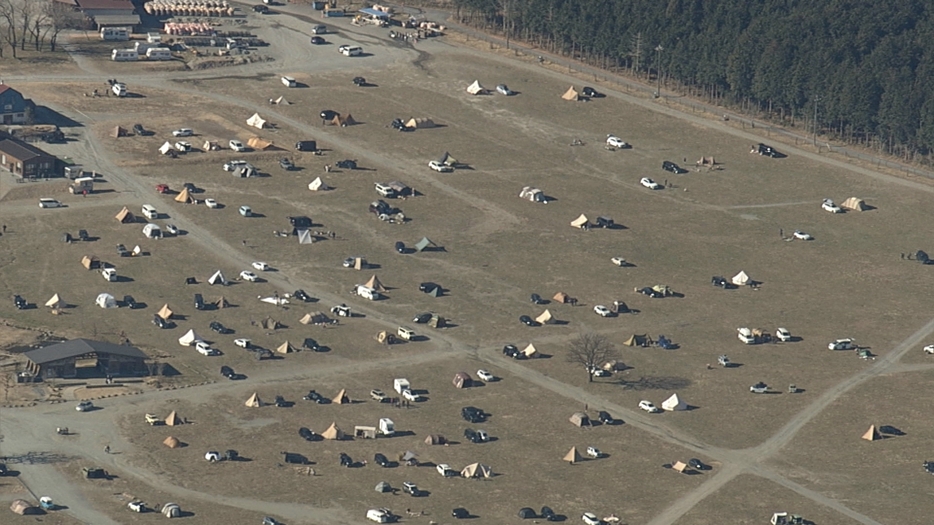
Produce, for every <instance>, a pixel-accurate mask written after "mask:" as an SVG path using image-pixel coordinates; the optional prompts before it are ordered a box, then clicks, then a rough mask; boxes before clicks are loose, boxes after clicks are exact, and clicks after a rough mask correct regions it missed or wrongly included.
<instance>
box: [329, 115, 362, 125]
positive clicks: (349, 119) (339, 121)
mask: <svg viewBox="0 0 934 525" xmlns="http://www.w3.org/2000/svg"><path fill="white" fill-rule="evenodd" d="M356 123H357V121H356V120H354V119H353V115H351V114H350V113H348V114H347V116H346V117H345V116H342V115H334V118H332V119H331V125H333V126H340V127H342V128H346V127H347V126H353V125H354V124H356Z"/></svg>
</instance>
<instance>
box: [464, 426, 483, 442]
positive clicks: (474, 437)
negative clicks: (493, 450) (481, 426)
mask: <svg viewBox="0 0 934 525" xmlns="http://www.w3.org/2000/svg"><path fill="white" fill-rule="evenodd" d="M464 439H466V440H467V441H469V442H471V443H480V436H479V435H478V434H477V431H476V430H473V429H471V428H466V429H464Z"/></svg>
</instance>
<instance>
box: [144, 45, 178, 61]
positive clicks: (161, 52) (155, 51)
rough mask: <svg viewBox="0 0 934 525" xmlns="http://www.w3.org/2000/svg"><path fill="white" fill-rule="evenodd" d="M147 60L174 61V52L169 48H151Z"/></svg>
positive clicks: (147, 52) (147, 53) (148, 50)
mask: <svg viewBox="0 0 934 525" xmlns="http://www.w3.org/2000/svg"><path fill="white" fill-rule="evenodd" d="M146 59H147V60H172V50H171V49H169V48H167V47H151V48H149V49H147V50H146Z"/></svg>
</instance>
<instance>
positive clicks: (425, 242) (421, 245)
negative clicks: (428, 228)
mask: <svg viewBox="0 0 934 525" xmlns="http://www.w3.org/2000/svg"><path fill="white" fill-rule="evenodd" d="M429 246H430V247H431V248H438V245H437V244H435V243H434V242H432V241H431V239H429V238H428V237H422V240H420V241H418V242H417V243H415V251H417V252H421V251H425V250H426V249H427V248H428V247H429Z"/></svg>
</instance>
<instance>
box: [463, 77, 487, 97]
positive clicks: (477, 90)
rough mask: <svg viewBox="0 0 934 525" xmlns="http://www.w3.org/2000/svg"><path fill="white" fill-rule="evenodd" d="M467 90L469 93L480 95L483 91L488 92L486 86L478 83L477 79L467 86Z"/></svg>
mask: <svg viewBox="0 0 934 525" xmlns="http://www.w3.org/2000/svg"><path fill="white" fill-rule="evenodd" d="M467 92H468V93H470V94H471V95H482V94H484V93H488V91H487V90H486V88H484V87H483V86H481V85H480V81H479V80H474V81H473V84H471V85H469V86H467Z"/></svg>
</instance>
